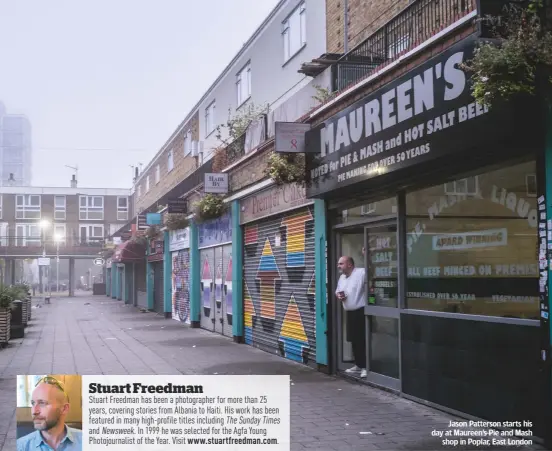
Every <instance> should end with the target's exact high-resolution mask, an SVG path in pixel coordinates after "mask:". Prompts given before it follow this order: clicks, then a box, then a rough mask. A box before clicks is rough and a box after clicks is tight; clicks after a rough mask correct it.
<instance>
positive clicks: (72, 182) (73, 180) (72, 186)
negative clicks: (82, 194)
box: [71, 174, 77, 188]
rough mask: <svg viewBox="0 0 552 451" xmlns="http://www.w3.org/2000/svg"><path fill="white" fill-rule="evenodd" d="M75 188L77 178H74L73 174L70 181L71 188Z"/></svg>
mask: <svg viewBox="0 0 552 451" xmlns="http://www.w3.org/2000/svg"><path fill="white" fill-rule="evenodd" d="M76 187H77V178H76V177H75V174H73V178H72V179H71V188H76Z"/></svg>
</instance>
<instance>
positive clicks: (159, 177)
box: [155, 164, 161, 185]
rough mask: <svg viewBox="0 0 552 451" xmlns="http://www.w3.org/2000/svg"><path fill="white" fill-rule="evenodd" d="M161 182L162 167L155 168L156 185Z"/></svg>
mask: <svg viewBox="0 0 552 451" xmlns="http://www.w3.org/2000/svg"><path fill="white" fill-rule="evenodd" d="M160 181H161V165H159V164H158V165H157V166H156V167H155V184H156V185H157V184H158V183H159V182H160Z"/></svg>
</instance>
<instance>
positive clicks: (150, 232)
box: [145, 225, 159, 240]
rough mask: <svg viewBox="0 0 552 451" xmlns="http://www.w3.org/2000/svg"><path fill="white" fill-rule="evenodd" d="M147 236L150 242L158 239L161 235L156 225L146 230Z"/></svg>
mask: <svg viewBox="0 0 552 451" xmlns="http://www.w3.org/2000/svg"><path fill="white" fill-rule="evenodd" d="M145 235H146V238H148V239H149V240H154V239H156V238H157V236H158V235H159V227H157V226H155V225H152V226H149V227H148V228H147V229H146V232H145Z"/></svg>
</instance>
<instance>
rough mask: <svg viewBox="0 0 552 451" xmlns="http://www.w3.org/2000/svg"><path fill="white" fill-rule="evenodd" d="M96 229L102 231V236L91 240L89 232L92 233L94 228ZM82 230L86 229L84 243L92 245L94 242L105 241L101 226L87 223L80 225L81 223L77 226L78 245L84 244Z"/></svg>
mask: <svg viewBox="0 0 552 451" xmlns="http://www.w3.org/2000/svg"><path fill="white" fill-rule="evenodd" d="M96 227H98V228H101V229H102V236H101V237H96V236H94V238H91V234H90V231H94V228H96ZM82 229H86V243H94V242H96V243H97V242H100V241H103V240H104V239H105V228H104V225H103V224H88V223H84V224H82V223H81V224H79V242H80V243H83V242H84V240H83V234H82Z"/></svg>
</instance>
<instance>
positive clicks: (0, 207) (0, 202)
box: [0, 194, 2, 219]
mask: <svg viewBox="0 0 552 451" xmlns="http://www.w3.org/2000/svg"><path fill="white" fill-rule="evenodd" d="M0 219H2V194H0Z"/></svg>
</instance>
